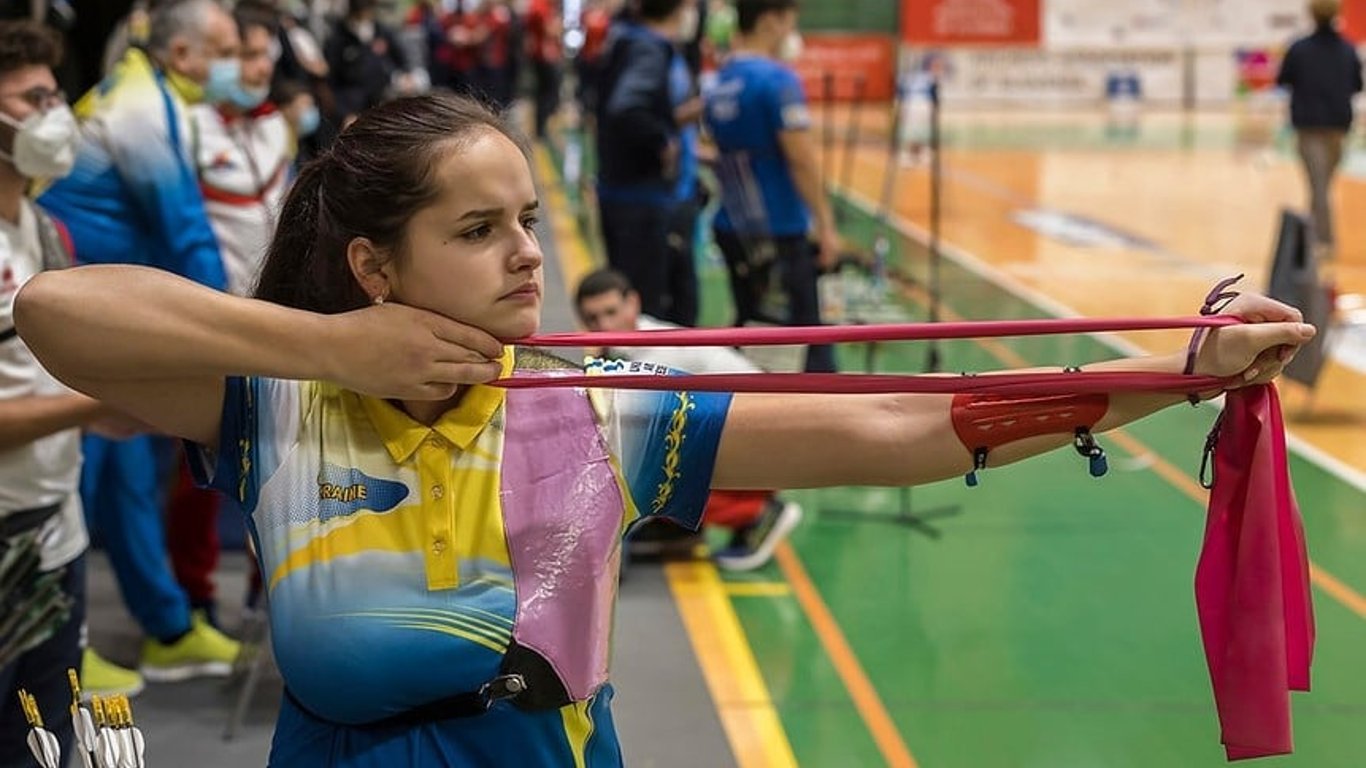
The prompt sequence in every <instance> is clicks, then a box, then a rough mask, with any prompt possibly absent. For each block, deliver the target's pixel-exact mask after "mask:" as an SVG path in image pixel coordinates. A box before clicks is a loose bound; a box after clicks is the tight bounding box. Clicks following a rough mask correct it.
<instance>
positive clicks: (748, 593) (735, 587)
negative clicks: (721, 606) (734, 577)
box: [725, 581, 792, 597]
mask: <svg viewBox="0 0 1366 768" xmlns="http://www.w3.org/2000/svg"><path fill="white" fill-rule="evenodd" d="M725 587H726V594H728V595H730V596H731V597H789V596H790V595H791V594H792V587H791V586H789V585H788V584H785V583H784V582H781V581H731V582H725Z"/></svg>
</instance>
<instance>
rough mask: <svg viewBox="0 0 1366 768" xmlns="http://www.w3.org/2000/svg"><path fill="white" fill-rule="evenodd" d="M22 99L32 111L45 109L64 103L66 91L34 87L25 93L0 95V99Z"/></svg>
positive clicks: (17, 92)
mask: <svg viewBox="0 0 1366 768" xmlns="http://www.w3.org/2000/svg"><path fill="white" fill-rule="evenodd" d="M11 97H13V98H18V99H23V100H24V101H26V102H28V104H29V106H32V107H33V108H34V109H47V108H48V107H52V106H55V105H57V104H65V103H66V91H63V90H62V89H61V88H44V87H43V86H41V85H35V86H34V87H32V88H30V89H28V90H27V91H16V92H13V93H0V99H8V98H11Z"/></svg>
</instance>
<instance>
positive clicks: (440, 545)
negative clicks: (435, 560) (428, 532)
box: [432, 539, 446, 557]
mask: <svg viewBox="0 0 1366 768" xmlns="http://www.w3.org/2000/svg"><path fill="white" fill-rule="evenodd" d="M445 551H446V540H445V539H435V540H434V541H432V554H435V555H436V556H438V557H440V556H441V553H442V552H445Z"/></svg>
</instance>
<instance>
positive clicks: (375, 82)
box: [323, 0, 414, 127]
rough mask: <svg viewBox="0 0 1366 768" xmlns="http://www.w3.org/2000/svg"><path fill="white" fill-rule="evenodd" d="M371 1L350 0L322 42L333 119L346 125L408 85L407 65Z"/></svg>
mask: <svg viewBox="0 0 1366 768" xmlns="http://www.w3.org/2000/svg"><path fill="white" fill-rule="evenodd" d="M377 5H378V3H377V2H376V0H351V1H350V4H349V5H348V6H347V11H346V15H345V16H344V17H342V18H340V19H338V20H337V21H336V23H335V24H333V25H332V31H331V33H330V35H329V36H328V38H327V40H326V41H325V42H324V43H323V51H324V56H325V58H326V59H327V67H328V82H329V84H330V85H331V86H332V97H333V99H334V100H335V104H334V110H335V112H334V115H333V118H334V122H335V123H336V124H337V125H339V126H342V127H345V126H346V124H347V123H348V122H350V121H351V120H354V119H355V117H356V115H358V114H360V113H361V112H364V111H365V110H367V109H369V108H370V107H373V106H374V105H376V104H378V103H380V102H381V101H383V100H384V99H385V98H387V97H388V95H389V93H390V90H391V89H396V90H398V91H399V92H406V91H409V90H411V89H412V88H413V85H414V83H413V80H412V76H411V74H410V73H411V70H412V65H411V64H410V62H409V61H408V56H407V54H406V53H404V51H403V46H402V45H401V44H400V43H399V40H398V38H397V37H396V36H395V35H394V32H393V30H391V29H389V27H388V26H387V25H385V24H381V23H380V22H379V20H378V19H376V18H375V16H376V13H375V12H376V7H377Z"/></svg>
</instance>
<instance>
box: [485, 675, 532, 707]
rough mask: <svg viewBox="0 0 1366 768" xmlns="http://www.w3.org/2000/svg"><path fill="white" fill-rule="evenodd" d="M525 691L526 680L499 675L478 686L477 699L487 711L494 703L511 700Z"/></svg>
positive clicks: (514, 676)
mask: <svg viewBox="0 0 1366 768" xmlns="http://www.w3.org/2000/svg"><path fill="white" fill-rule="evenodd" d="M525 690H526V680H525V679H524V678H523V677H522V676H521V675H499V676H498V677H495V678H493V679H492V680H490V681H488V682H487V683H484V684H483V685H481V686H479V699H480V701H482V702H483V704H484V709H485V710H487V709H488V708H489V707H492V706H493V703H494V702H496V701H501V700H503V699H511V698H514V697H515V696H517V695H518V694H520V693H522V692H523V691H525Z"/></svg>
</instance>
